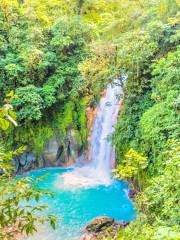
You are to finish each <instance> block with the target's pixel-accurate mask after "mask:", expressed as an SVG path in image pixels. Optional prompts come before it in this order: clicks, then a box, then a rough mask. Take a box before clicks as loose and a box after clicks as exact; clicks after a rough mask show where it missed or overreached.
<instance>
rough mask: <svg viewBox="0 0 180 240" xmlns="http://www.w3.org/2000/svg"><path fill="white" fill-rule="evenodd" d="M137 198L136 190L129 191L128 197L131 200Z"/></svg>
mask: <svg viewBox="0 0 180 240" xmlns="http://www.w3.org/2000/svg"><path fill="white" fill-rule="evenodd" d="M135 196H136V191H135V190H134V189H130V190H129V191H128V197H129V198H130V199H132V200H134V198H135Z"/></svg>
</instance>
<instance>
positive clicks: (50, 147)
mask: <svg viewBox="0 0 180 240" xmlns="http://www.w3.org/2000/svg"><path fill="white" fill-rule="evenodd" d="M82 147H83V146H80V145H79V144H78V142H77V140H76V137H75V132H74V131H73V130H70V131H69V132H68V134H67V137H66V139H65V140H63V141H62V138H61V136H59V135H58V134H56V133H55V134H54V136H53V137H52V138H51V139H49V140H47V141H46V143H45V147H44V150H43V151H42V153H41V154H40V155H39V156H36V155H35V154H33V153H32V151H31V150H30V149H27V150H26V151H25V152H24V153H22V154H21V155H19V156H18V157H17V158H16V160H15V167H16V172H18V173H23V172H26V171H29V170H31V169H36V168H44V167H63V166H69V165H72V164H73V163H75V160H76V159H77V158H78V156H79V155H80V153H81V149H82Z"/></svg>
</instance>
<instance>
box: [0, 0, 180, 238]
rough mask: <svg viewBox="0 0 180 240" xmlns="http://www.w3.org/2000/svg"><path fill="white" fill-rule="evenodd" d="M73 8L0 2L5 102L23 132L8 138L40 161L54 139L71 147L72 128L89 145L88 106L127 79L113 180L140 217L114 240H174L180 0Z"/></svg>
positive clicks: (0, 76) (95, 1) (100, 1)
mask: <svg viewBox="0 0 180 240" xmlns="http://www.w3.org/2000/svg"><path fill="white" fill-rule="evenodd" d="M70 2H71V3H70ZM70 2H69V1H68V0H45V1H41V0H32V1H28V0H24V1H18V0H2V1H1V2H0V91H1V96H0V100H1V101H3V99H4V97H5V95H6V94H7V93H9V92H10V91H11V90H14V92H15V94H16V95H15V96H14V97H13V100H12V104H13V106H14V108H15V110H16V112H17V121H18V124H19V127H18V128H11V129H10V130H8V134H2V139H3V140H4V142H6V145H7V147H12V146H21V145H28V146H30V147H31V148H32V149H33V152H34V153H36V155H38V154H41V151H42V150H43V148H44V144H45V142H46V140H47V139H49V138H51V137H53V135H54V132H55V131H56V132H57V131H58V133H59V134H60V136H61V138H62V139H63V140H65V138H66V136H67V132H68V130H69V129H74V130H75V132H76V138H77V140H78V142H79V144H80V145H83V144H84V143H85V142H86V140H87V127H86V106H87V105H91V106H94V105H95V104H96V103H97V102H98V100H99V97H100V92H101V91H102V90H103V89H104V88H105V86H106V84H107V82H111V81H112V80H113V79H114V78H115V77H119V76H120V75H121V74H125V75H126V76H127V80H126V82H125V83H124V94H123V95H124V99H123V107H122V109H121V114H120V117H119V119H118V123H117V125H116V130H115V133H114V136H113V142H114V144H115V147H116V156H117V162H118V166H117V169H116V171H115V172H116V175H117V176H118V177H119V178H121V179H126V180H128V181H129V182H130V183H131V184H132V186H133V187H134V188H135V189H136V191H137V197H136V203H137V209H138V210H139V215H138V218H137V220H136V221H135V222H134V223H131V224H130V225H129V226H128V227H127V228H126V229H125V230H122V231H120V233H119V236H118V239H120V240H126V239H127V240H129V239H132V240H133V239H138V240H141V239H143V240H146V239H147V240H153V239H154V240H156V239H163V240H166V239H167V240H169V239H174V240H177V239H179V238H180V236H179V232H178V224H179V219H178V217H177V216H178V206H179V205H178V204H179V192H178V189H179V185H178V184H179V175H178V164H179V141H178V139H179V132H180V128H179V114H178V113H179V112H178V111H179V86H180V81H179V76H180V63H179V59H180V46H179V40H180V31H179V17H180V13H179V1H178V0H160V1H154V0H86V1H85V0H84V1H83V0H72V1H70ZM10 95H13V94H12V92H11V93H10ZM7 111H9V114H8V115H7V114H6V115H4V116H6V118H7V116H10V119H11V120H12V119H13V118H14V117H13V113H12V112H11V109H7ZM3 114H5V113H3ZM4 116H3V117H4ZM3 117H2V119H0V125H1V128H3V129H6V128H8V126H9V123H8V122H7V121H4V120H3V119H4V118H3ZM137 236H138V238H137Z"/></svg>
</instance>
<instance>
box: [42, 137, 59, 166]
mask: <svg viewBox="0 0 180 240" xmlns="http://www.w3.org/2000/svg"><path fill="white" fill-rule="evenodd" d="M59 145H60V143H59V142H58V138H57V137H56V136H54V137H53V138H52V139H50V140H47V142H46V145H45V149H44V151H43V153H42V156H43V159H44V161H45V165H46V167H53V166H54V167H55V166H56V160H57V155H58V150H59Z"/></svg>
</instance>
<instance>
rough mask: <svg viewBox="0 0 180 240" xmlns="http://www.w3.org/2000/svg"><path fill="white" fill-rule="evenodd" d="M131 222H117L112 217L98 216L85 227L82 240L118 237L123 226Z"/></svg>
mask: <svg viewBox="0 0 180 240" xmlns="http://www.w3.org/2000/svg"><path fill="white" fill-rule="evenodd" d="M128 224H129V222H116V221H114V219H113V218H110V217H106V216H105V217H104V216H103V217H97V218H95V219H93V220H92V221H91V222H90V223H89V224H88V225H87V226H86V228H85V230H84V234H83V236H82V237H81V240H98V239H106V237H107V239H109V236H111V237H112V238H113V239H116V237H117V235H118V232H119V230H120V229H121V228H125V227H126V226H127V225H128Z"/></svg>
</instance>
